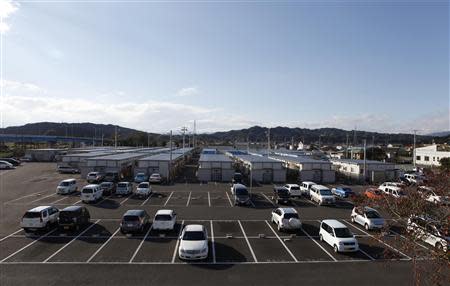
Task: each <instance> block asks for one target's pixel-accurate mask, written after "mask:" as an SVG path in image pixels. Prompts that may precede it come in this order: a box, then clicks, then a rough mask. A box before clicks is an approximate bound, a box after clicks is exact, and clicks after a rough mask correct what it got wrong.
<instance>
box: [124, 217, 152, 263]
mask: <svg viewBox="0 0 450 286" xmlns="http://www.w3.org/2000/svg"><path fill="white" fill-rule="evenodd" d="M152 226H153V225H151V226H150V228H149V229H148V231H147V233H146V234H145V236H144V238H143V239H142V241H141V243H139V246H138V247H137V248H136V251H135V252H134V253H133V256H131V258H130V261H128V263H131V262H133V260H134V258H135V257H136V255H137V254H138V252H139V250H140V249H141V247H142V245H143V244H144V242H145V240H146V239H147V236H148V235H149V234H150V231H152Z"/></svg>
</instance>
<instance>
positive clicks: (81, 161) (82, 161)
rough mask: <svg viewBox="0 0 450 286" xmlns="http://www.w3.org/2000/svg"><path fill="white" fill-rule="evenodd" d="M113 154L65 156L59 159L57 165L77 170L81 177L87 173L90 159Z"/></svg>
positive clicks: (105, 152)
mask: <svg viewBox="0 0 450 286" xmlns="http://www.w3.org/2000/svg"><path fill="white" fill-rule="evenodd" d="M111 154H114V151H98V152H87V153H78V154H67V155H65V156H63V157H62V158H61V162H60V163H59V165H61V166H70V167H73V168H77V169H78V170H80V172H81V176H83V177H84V176H86V175H87V173H88V172H89V168H88V165H87V160H88V159H90V158H96V157H103V156H108V155H111Z"/></svg>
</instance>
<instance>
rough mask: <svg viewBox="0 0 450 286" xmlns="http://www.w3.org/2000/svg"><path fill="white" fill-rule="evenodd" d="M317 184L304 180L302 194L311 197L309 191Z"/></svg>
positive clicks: (301, 188)
mask: <svg viewBox="0 0 450 286" xmlns="http://www.w3.org/2000/svg"><path fill="white" fill-rule="evenodd" d="M314 185H317V184H316V183H314V182H302V184H301V185H300V191H301V193H302V195H304V196H307V197H309V192H310V190H311V187H312V186H314Z"/></svg>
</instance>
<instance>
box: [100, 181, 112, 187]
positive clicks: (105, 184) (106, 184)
mask: <svg viewBox="0 0 450 286" xmlns="http://www.w3.org/2000/svg"><path fill="white" fill-rule="evenodd" d="M111 185H112V184H111V183H106V182H105V183H101V184H100V187H102V188H109V187H111Z"/></svg>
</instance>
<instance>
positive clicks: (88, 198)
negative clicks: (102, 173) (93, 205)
mask: <svg viewBox="0 0 450 286" xmlns="http://www.w3.org/2000/svg"><path fill="white" fill-rule="evenodd" d="M102 196H103V191H102V189H100V186H99V185H93V184H92V185H87V186H84V187H83V189H81V195H80V197H81V200H82V201H83V202H84V203H90V202H96V201H98V200H100V199H101V198H102Z"/></svg>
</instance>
